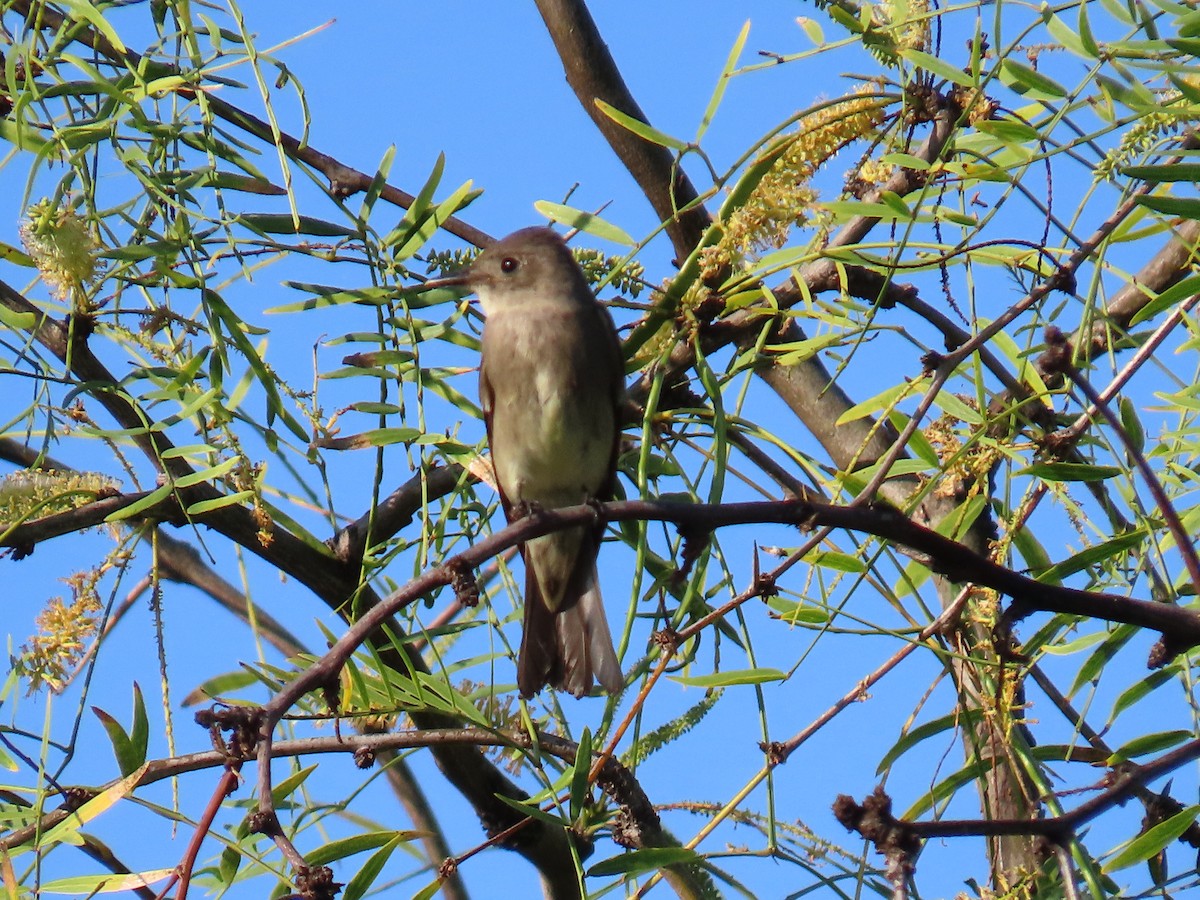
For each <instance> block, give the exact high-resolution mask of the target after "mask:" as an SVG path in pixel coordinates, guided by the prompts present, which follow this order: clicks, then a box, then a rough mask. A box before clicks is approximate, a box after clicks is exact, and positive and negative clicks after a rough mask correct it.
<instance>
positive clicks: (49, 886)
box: [38, 868, 175, 897]
mask: <svg viewBox="0 0 1200 900" xmlns="http://www.w3.org/2000/svg"><path fill="white" fill-rule="evenodd" d="M174 874H175V869H174V868H171V869H149V870H147V871H145V872H129V873H120V874H116V875H78V876H75V877H73V878H58V879H55V880H54V881H47V882H43V883H42V884H41V885H39V886H38V890H39V892H40V893H43V894H74V895H76V896H88V897H90V896H92V895H93V894H126V893H130V892H132V891H136V890H138V889H139V888H149V887H150V886H151V885H152V884H155V883H157V882H159V881H163V880H164V879H166V878H169V877H170V876H172V875H174Z"/></svg>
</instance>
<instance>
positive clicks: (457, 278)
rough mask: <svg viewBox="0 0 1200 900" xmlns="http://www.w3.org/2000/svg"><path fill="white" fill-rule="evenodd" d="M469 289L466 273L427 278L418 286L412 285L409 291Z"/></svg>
mask: <svg viewBox="0 0 1200 900" xmlns="http://www.w3.org/2000/svg"><path fill="white" fill-rule="evenodd" d="M454 287H457V288H469V287H470V281H469V279H468V278H467V273H466V272H458V273H456V274H454V275H447V276H446V277H445V278H429V279H426V280H425V281H423V282H421V283H420V284H417V285H413V287H412V288H410V290H413V291H433V290H437V289H438V288H454Z"/></svg>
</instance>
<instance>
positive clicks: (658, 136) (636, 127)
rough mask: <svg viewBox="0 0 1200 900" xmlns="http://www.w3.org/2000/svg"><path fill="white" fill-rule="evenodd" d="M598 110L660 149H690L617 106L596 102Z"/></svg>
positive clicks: (601, 101) (681, 150)
mask: <svg viewBox="0 0 1200 900" xmlns="http://www.w3.org/2000/svg"><path fill="white" fill-rule="evenodd" d="M596 108H597V109H599V110H600V112H602V113H604V114H605V115H606V116H608V117H609V118H610V119H612V120H613V121H614V122H616V123H617V124H618V125H620V126H621V127H622V128H624V129H625V130H627V131H632V132H633V133H634V134H636V135H637V136H638V137H640V138H644V139H645V140H647V141H649V142H650V143H652V144H658V145H659V146H660V147H668V148H670V149H671V150H678V151H679V152H680V153H682V152H683V151H684V150H687V149H688V145H687V144H686V143H684V142H683V141H681V140H679V139H678V138H673V137H670V136H669V135H666V134H663V133H662V132H661V131H659V130H658V129H657V128H654V127H653V126H651V125H647V124H646V123H645V122H642V121H639V120H638V119H635V118H634V117H633V116H630V115H627V114H626V113H623V112H621V111H620V110H619V109H617V108H616V107H615V106H613V105H611V104H609V103H605V102H604V101H603V100H597V101H596Z"/></svg>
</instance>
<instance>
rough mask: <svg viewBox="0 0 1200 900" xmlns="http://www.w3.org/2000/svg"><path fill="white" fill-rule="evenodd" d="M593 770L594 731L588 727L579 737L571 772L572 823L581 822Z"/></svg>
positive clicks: (585, 727) (584, 728)
mask: <svg viewBox="0 0 1200 900" xmlns="http://www.w3.org/2000/svg"><path fill="white" fill-rule="evenodd" d="M591 768H592V730H591V729H590V728H588V727H587V726H586V725H585V726H584V727H583V734H581V735H580V736H579V746H578V747H577V748H576V749H575V768H574V771H572V772H571V804H570V810H571V821H572V822H576V821H578V820H579V817H580V815H582V814H583V808H584V805H585V804H586V802H587V798H588V793H589V790H588V788H589V787H590V785H589V784H588V773H589V772H590V771H591Z"/></svg>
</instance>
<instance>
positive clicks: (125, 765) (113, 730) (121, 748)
mask: <svg viewBox="0 0 1200 900" xmlns="http://www.w3.org/2000/svg"><path fill="white" fill-rule="evenodd" d="M92 712H93V713H95V714H96V717H97V718H98V719H99V720H100V724H101V725H103V726H104V730H105V732H106V733H107V734H108V740H109V742H110V743H111V744H112V747H113V755H114V756H115V757H116V759H117V768H118V769H120V771H121V776H122V777H125V776H127V775H129V774H131V773H132V772H134V771H136V770H137V769H138V767H140V766H141V765H142V763H144V762H145V761H146V748H147V746H148V743H149V738H150V729H149V726H148V724H147V721H146V704H145V702H144V701H143V699H142V690H141V688H140V687H138V684H137V682H134V684H133V724H132V726H131V730H130V733H129V734H126V733H125V729H124V728H122V727H121V724H120V723H119V722H118V721H117V720H116V719H115V718H113V717H112V716H110V715H109V714H108V713H106V712H105V711H104V710H102V709H100V708H99V707H98V706H93V707H92Z"/></svg>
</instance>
